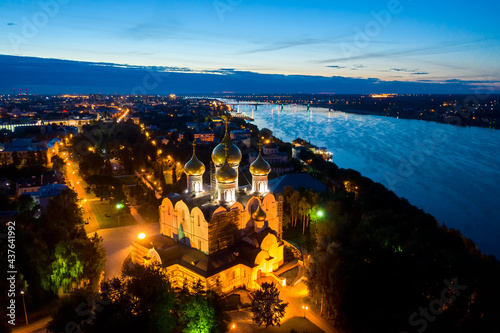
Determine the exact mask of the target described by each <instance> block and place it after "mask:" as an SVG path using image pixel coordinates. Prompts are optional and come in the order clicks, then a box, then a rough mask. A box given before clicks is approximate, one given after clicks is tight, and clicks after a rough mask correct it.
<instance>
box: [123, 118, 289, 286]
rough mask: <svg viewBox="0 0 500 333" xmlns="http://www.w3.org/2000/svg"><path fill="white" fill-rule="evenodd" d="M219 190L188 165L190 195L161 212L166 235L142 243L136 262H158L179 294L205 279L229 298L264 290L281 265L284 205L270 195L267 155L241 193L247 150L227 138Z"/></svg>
mask: <svg viewBox="0 0 500 333" xmlns="http://www.w3.org/2000/svg"><path fill="white" fill-rule="evenodd" d="M212 161H213V163H214V165H215V179H216V183H215V189H210V188H209V186H207V185H205V184H203V182H202V179H203V174H204V172H205V165H204V164H203V163H202V162H201V161H200V160H198V158H197V157H196V151H195V149H194V147H193V156H192V158H191V159H190V160H189V161H188V162H187V163H186V164H185V165H184V172H185V173H186V175H187V189H186V191H185V192H184V193H182V194H178V193H170V194H169V195H167V197H165V198H164V199H163V202H162V204H161V206H160V208H159V215H160V233H161V235H159V236H155V237H150V238H149V239H143V240H137V241H136V242H134V244H133V245H132V261H133V262H135V263H140V264H148V263H154V262H157V263H160V264H161V265H162V266H164V267H166V268H167V271H169V273H170V274H171V276H172V281H173V283H174V287H179V286H181V285H182V283H183V282H184V281H185V280H188V281H192V282H194V281H196V280H198V279H199V280H201V282H202V283H203V284H204V285H205V287H206V288H210V289H218V290H221V291H222V292H227V291H229V290H232V289H234V288H238V287H246V288H249V289H255V288H257V287H258V285H257V282H256V280H257V279H258V278H260V277H261V276H266V275H269V276H271V277H272V278H274V279H275V280H277V281H276V282H277V283H284V281H282V280H281V278H278V277H276V276H274V275H273V274H272V272H274V271H276V270H277V269H278V268H279V267H280V265H282V264H283V242H282V241H281V236H282V216H281V214H282V213H281V212H282V211H283V210H282V201H281V199H280V200H277V199H276V198H275V196H274V195H273V194H272V193H269V191H268V186H267V175H268V174H269V172H270V171H271V167H270V165H269V163H267V162H266V161H265V160H264V158H263V157H262V154H261V153H259V156H258V158H257V159H255V161H254V162H253V163H252V164H251V166H250V172H251V174H252V183H251V185H249V186H243V187H238V166H239V163H240V161H241V151H240V150H239V148H238V147H237V146H236V145H234V144H233V143H232V142H231V140H230V137H229V133H228V130H227V126H226V134H225V136H224V139H223V140H222V141H221V143H220V144H219V145H218V146H217V147H216V148H215V149H214V150H213V151H212Z"/></svg>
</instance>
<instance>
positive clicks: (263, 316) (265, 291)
mask: <svg viewBox="0 0 500 333" xmlns="http://www.w3.org/2000/svg"><path fill="white" fill-rule="evenodd" d="M279 296H280V292H279V290H278V288H277V287H276V285H275V284H274V283H268V282H264V283H262V285H261V289H259V290H257V291H256V292H255V296H254V299H253V300H252V312H253V321H255V322H256V323H257V324H258V325H259V326H260V325H262V324H265V325H266V328H267V327H269V326H276V325H278V326H280V321H281V318H283V316H284V315H285V309H286V307H287V306H288V303H284V302H283V300H281V299H280V298H279Z"/></svg>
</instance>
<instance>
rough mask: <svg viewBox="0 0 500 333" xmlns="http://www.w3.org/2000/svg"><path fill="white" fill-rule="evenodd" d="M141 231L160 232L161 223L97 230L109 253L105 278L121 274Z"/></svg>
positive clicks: (150, 233)
mask: <svg viewBox="0 0 500 333" xmlns="http://www.w3.org/2000/svg"><path fill="white" fill-rule="evenodd" d="M132 215H134V214H132ZM134 217H135V216H134ZM141 232H144V233H145V234H146V235H148V236H149V235H156V234H159V233H160V225H159V223H145V224H138V225H129V226H126V227H119V228H110V229H101V230H98V231H97V234H98V235H99V236H101V237H102V238H103V245H104V247H105V248H106V253H107V256H106V258H107V261H106V267H105V269H104V278H105V279H109V278H113V277H119V276H120V275H121V274H120V272H121V268H122V265H123V262H124V261H125V259H126V258H127V256H128V255H129V253H130V245H131V244H132V242H133V241H134V240H136V239H137V235H139V234H140V233H141ZM89 236H90V235H89Z"/></svg>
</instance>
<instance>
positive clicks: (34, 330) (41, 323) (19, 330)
mask: <svg viewBox="0 0 500 333" xmlns="http://www.w3.org/2000/svg"><path fill="white" fill-rule="evenodd" d="M51 319H52V318H50V317H47V318H44V319H41V320H38V321H36V322H34V323H31V324H29V325H28V326H17V327H16V328H15V329H13V330H12V332H15V333H46V332H47V329H46V327H47V324H48V323H49V321H50V320H51Z"/></svg>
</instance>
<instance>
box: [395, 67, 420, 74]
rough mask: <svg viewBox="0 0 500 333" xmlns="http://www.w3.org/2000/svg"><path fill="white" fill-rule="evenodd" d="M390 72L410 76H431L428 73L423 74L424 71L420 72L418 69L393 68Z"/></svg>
mask: <svg viewBox="0 0 500 333" xmlns="http://www.w3.org/2000/svg"><path fill="white" fill-rule="evenodd" d="M390 71H393V72H403V73H409V74H410V75H426V74H429V73H427V72H422V71H420V70H418V69H408V68H391V69H390Z"/></svg>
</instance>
